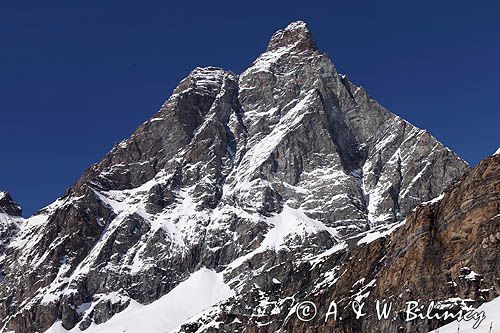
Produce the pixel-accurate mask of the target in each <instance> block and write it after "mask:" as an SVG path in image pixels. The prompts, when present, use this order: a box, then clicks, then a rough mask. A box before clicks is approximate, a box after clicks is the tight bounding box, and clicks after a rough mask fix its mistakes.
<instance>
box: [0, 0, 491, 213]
mask: <svg viewBox="0 0 500 333" xmlns="http://www.w3.org/2000/svg"><path fill="white" fill-rule="evenodd" d="M375 2H376V3H377V4H375ZM298 19H301V20H304V21H306V22H307V23H308V24H309V27H310V29H311V31H312V33H313V35H314V37H315V39H316V42H317V44H318V46H319V47H320V48H321V49H322V50H323V51H324V52H326V53H328V54H329V55H330V56H331V57H332V59H333V61H334V62H335V64H336V66H337V68H338V69H339V71H340V72H341V73H345V74H348V76H349V77H350V78H351V79H352V80H353V81H354V82H355V83H357V84H360V85H363V86H364V87H366V88H367V90H368V92H369V93H370V94H371V95H372V96H373V97H375V98H376V99H377V100H378V101H379V102H381V103H382V104H383V105H385V106H386V107H387V108H388V109H389V110H391V111H392V112H394V113H396V114H398V115H400V116H402V117H404V118H406V119H407V120H409V121H410V122H412V123H413V124H415V125H417V126H419V127H421V128H425V129H428V130H429V131H430V132H431V133H432V134H433V135H434V136H436V137H437V138H438V139H439V140H440V141H442V142H443V143H444V144H446V145H447V146H449V147H450V148H451V149H453V150H454V151H455V152H457V153H458V154H459V155H460V156H462V157H463V158H464V159H465V160H467V161H468V162H469V163H471V164H476V163H477V162H478V161H479V160H480V159H482V158H483V157H485V156H487V155H490V154H491V153H492V152H494V151H495V150H496V148H497V147H498V146H499V145H500V140H499V139H500V138H499V127H500V126H499V124H500V112H499V111H500V110H499V106H498V96H499V94H500V69H499V60H500V4H499V2H498V1H476V2H473V1H413V2H410V1H345V0H343V1H324V5H318V4H317V3H316V2H315V1H300V2H294V1H264V2H256V1H247V2H243V1H234V0H233V1H203V2H202V1H200V2H193V1H175V2H173V1H129V0H122V1H105V0H104V1H58V2H55V1H43V2H42V1H30V0H28V1H2V2H1V4H0V31H1V36H2V38H1V42H0V43H1V44H0V45H1V46H0V101H1V105H0V144H1V157H0V158H1V160H0V161H1V162H0V188H1V189H4V190H8V191H10V192H11V193H12V194H13V196H14V198H15V199H16V200H17V201H18V202H19V203H20V204H21V205H22V206H23V208H24V210H25V215H26V214H30V213H32V212H34V211H35V210H37V209H39V208H41V207H43V206H45V205H46V204H48V203H50V202H52V201H53V200H54V199H56V198H57V197H58V196H60V195H61V194H62V193H63V192H64V191H65V189H66V188H67V187H69V186H71V185H72V184H73V183H74V182H75V180H76V179H77V178H78V177H79V175H80V174H81V173H82V172H83V171H84V170H85V169H86V168H87V167H89V166H90V165H91V164H92V163H94V162H97V161H99V160H100V159H101V157H102V156H103V155H104V154H105V153H106V152H107V151H108V150H109V149H110V148H111V147H112V146H113V144H114V143H115V142H117V141H120V140H121V139H124V138H126V137H128V136H129V135H130V134H131V133H132V132H133V130H134V129H135V128H136V127H137V126H138V125H139V124H140V123H142V122H143V121H145V120H146V119H148V118H149V117H151V116H152V115H153V114H154V113H155V111H156V110H157V109H158V107H159V106H160V105H161V104H162V102H163V101H164V100H165V99H166V98H167V97H168V96H169V95H170V93H171V91H172V89H173V88H174V87H175V86H176V84H177V83H178V82H179V81H180V80H181V79H182V78H183V77H184V76H186V75H187V74H188V73H189V71H190V70H191V69H192V68H194V67H196V66H208V65H214V66H220V67H223V68H226V69H229V70H232V71H234V72H237V73H239V72H241V71H242V70H243V69H245V68H246V67H247V66H248V65H249V64H251V62H252V61H253V60H254V58H255V57H256V56H257V55H258V54H259V53H261V52H262V51H263V50H264V49H265V46H266V44H267V42H268V39H269V37H270V35H271V34H272V33H273V32H274V31H275V30H277V29H279V28H281V27H284V26H286V25H287V24H288V23H289V22H291V21H294V20H298Z"/></svg>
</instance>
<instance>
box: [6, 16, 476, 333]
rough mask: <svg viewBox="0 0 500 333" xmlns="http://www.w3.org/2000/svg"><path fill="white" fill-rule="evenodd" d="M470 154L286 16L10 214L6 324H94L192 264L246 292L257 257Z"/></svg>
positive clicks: (314, 236) (386, 214)
mask: <svg viewBox="0 0 500 333" xmlns="http://www.w3.org/2000/svg"><path fill="white" fill-rule="evenodd" d="M467 169H468V166H467V164H466V163H465V162H464V161H463V160H461V159H460V158H459V157H458V156H457V155H456V154H454V153H453V152H451V151H450V150H449V149H447V148H446V147H444V145H442V144H441V143H439V142H438V141H437V140H436V139H435V138H434V137H432V136H431V135H430V134H429V133H428V132H426V131H423V130H420V129H418V128H416V127H414V126H413V125H411V124H409V123H408V122H406V121H405V120H403V119H401V118H400V117H398V116H396V115H394V114H391V113H390V112H389V111H387V110H386V109H385V108H383V107H382V106H381V105H379V104H378V103H377V102H376V101H375V100H373V99H372V98H371V97H370V96H369V95H368V94H367V93H366V91H365V90H364V89H363V88H360V87H357V86H355V85H354V84H353V83H352V82H350V81H349V80H348V79H347V78H346V77H345V76H340V75H339V74H338V73H337V72H336V70H335V66H334V65H333V63H332V62H331V60H330V59H329V58H328V57H327V56H326V55H324V54H322V53H321V52H320V51H319V50H318V49H317V47H316V43H315V42H314V41H313V39H312V36H311V34H310V32H309V30H308V29H307V27H306V25H305V23H303V22H295V23H292V24H290V25H289V26H288V27H287V28H285V29H283V30H280V31H278V32H276V33H275V34H274V35H273V37H271V41H270V42H269V45H268V48H267V49H266V51H265V52H264V53H263V54H261V55H260V56H259V57H258V58H257V59H256V60H255V61H254V63H253V64H252V65H251V66H250V67H249V68H248V69H247V70H245V71H244V72H243V73H241V74H240V75H239V76H237V75H235V74H233V73H231V72H228V71H225V70H223V69H220V68H216V67H205V68H200V67H198V68H195V69H194V70H193V71H192V72H191V73H190V74H189V75H188V76H187V77H186V78H185V79H183V80H182V81H181V82H180V83H179V85H178V86H177V88H176V89H175V90H174V92H173V94H172V95H171V96H170V97H169V98H168V99H167V101H166V102H165V103H164V104H163V105H162V107H161V108H160V110H159V111H158V112H157V113H156V114H155V115H154V116H153V117H152V118H151V119H149V120H148V121H146V122H144V123H143V124H142V125H140V126H139V127H138V128H137V130H136V131H135V132H134V133H133V134H132V135H131V136H130V137H129V138H128V139H125V140H123V141H122V142H121V143H119V144H118V145H116V146H115V147H114V148H113V149H112V150H111V151H110V152H109V153H108V154H106V156H105V157H104V158H103V159H102V160H101V161H100V162H98V163H96V164H94V165H93V166H92V167H91V168H89V169H88V170H87V171H86V172H84V174H83V175H82V176H81V177H80V179H79V180H78V181H77V182H76V183H75V185H74V186H72V187H71V188H70V189H69V190H68V191H67V193H66V194H65V195H64V196H63V197H61V198H59V199H58V200H56V201H55V202H54V203H53V204H51V205H49V206H47V207H45V208H44V209H42V210H41V211H40V212H38V213H37V214H35V215H34V216H32V217H31V218H29V219H27V220H26V221H24V222H23V223H21V224H20V230H19V232H18V233H17V236H15V238H14V239H13V240H12V241H11V242H10V243H9V245H8V247H7V249H6V255H5V256H4V257H2V259H1V260H0V267H1V271H2V275H3V276H4V278H3V279H2V282H1V283H2V285H3V288H2V290H0V299H2V300H4V301H3V302H2V304H1V305H0V320H1V323H2V330H14V331H16V330H17V331H22V332H35V331H44V330H46V329H48V328H49V327H51V326H52V325H53V324H54V322H56V321H59V322H60V323H61V325H62V327H64V328H65V329H71V328H73V327H75V326H77V327H78V328H79V329H81V330H85V329H87V328H89V327H91V326H92V327H93V326H94V325H97V326H99V324H102V323H104V322H106V321H108V320H109V319H110V318H112V317H113V315H115V314H116V313H120V312H121V311H123V310H124V309H126V308H127V307H128V306H129V305H130V304H133V303H134V302H138V303H142V304H149V303H151V302H154V301H156V300H158V299H159V298H161V297H162V296H163V295H167V294H168V293H169V292H170V291H171V290H173V289H174V288H175V287H176V286H177V285H179V283H181V282H182V281H184V280H186V279H187V278H188V277H189V276H190V275H191V274H192V273H193V272H195V271H198V270H199V269H201V268H202V267H206V268H207V269H213V270H214V271H215V272H217V273H222V274H223V275H224V281H225V282H226V283H227V285H228V286H230V288H231V289H232V290H233V291H234V292H235V293H237V294H245V293H246V292H247V291H248V290H252V288H253V287H252V281H253V280H254V279H268V278H269V276H266V275H265V274H264V272H265V270H260V269H255V267H262V268H266V269H271V268H272V267H281V266H282V265H285V266H287V265H288V264H287V263H290V262H294V261H300V260H304V258H312V257H315V256H318V255H321V254H324V253H326V252H325V251H328V250H331V249H333V248H335V246H337V245H338V244H341V241H342V240H343V239H348V238H349V237H355V236H356V235H359V234H360V233H363V232H366V231H367V230H370V229H372V228H377V227H386V226H391V225H393V224H394V223H397V222H400V221H402V220H403V219H404V218H405V217H406V215H407V214H409V213H410V212H411V211H412V209H413V208H414V207H415V206H416V205H418V204H419V203H421V202H425V201H428V200H430V199H432V198H434V197H436V196H438V195H439V194H441V192H442V191H443V190H444V189H445V188H446V187H447V186H448V185H449V184H451V183H452V182H454V181H455V180H456V179H457V178H458V177H459V176H460V175H462V174H463V172H465V171H466V170H467ZM287 267H288V269H293V267H290V266H287ZM21 276H22V277H23V278H22V279H20V277H21ZM110 295H113V297H110ZM89 304H90V306H89ZM87 306H88V307H87Z"/></svg>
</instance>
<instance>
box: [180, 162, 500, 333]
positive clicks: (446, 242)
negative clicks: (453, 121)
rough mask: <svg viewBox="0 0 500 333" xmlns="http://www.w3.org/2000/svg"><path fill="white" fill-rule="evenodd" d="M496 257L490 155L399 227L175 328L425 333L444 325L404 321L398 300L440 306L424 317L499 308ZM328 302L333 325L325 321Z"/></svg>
mask: <svg viewBox="0 0 500 333" xmlns="http://www.w3.org/2000/svg"><path fill="white" fill-rule="evenodd" d="M499 252H500V154H497V155H495V156H492V157H489V158H486V159H485V160H483V161H482V162H480V164H479V165H478V166H477V167H475V168H474V169H473V170H471V171H470V172H468V173H467V174H466V175H465V176H464V177H462V178H461V179H460V181H458V182H457V183H455V184H453V185H452V186H450V187H449V188H448V189H447V190H446V192H445V193H444V194H443V195H442V196H440V197H438V198H435V199H433V200H431V201H429V202H427V203H423V204H422V205H420V206H417V207H416V208H415V209H414V210H413V211H412V212H411V213H410V214H409V215H408V216H407V218H406V220H405V221H404V222H402V223H399V224H397V225H395V226H393V227H392V228H390V229H388V230H378V231H370V232H369V233H367V234H361V235H358V236H357V237H353V238H349V239H346V240H344V241H343V243H341V244H340V245H338V246H336V247H335V248H334V249H333V251H329V252H327V253H326V255H320V256H318V257H315V258H313V259H312V260H304V261H296V262H293V263H290V262H288V263H282V264H281V265H279V266H275V267H273V268H272V269H271V270H270V271H269V272H268V274H266V275H265V276H257V277H256V278H254V283H255V284H254V289H252V290H248V291H247V293H246V294H244V295H238V296H236V299H233V298H231V299H229V300H228V301H226V302H225V303H222V304H221V305H220V306H219V308H220V310H219V311H218V312H213V313H209V314H207V316H206V317H205V318H202V320H200V319H199V318H196V320H193V321H192V322H191V323H189V324H186V325H185V326H184V327H183V329H182V330H179V332H200V331H199V330H198V329H199V328H200V327H203V325H206V323H211V322H222V323H224V324H221V326H220V328H221V331H224V332H239V331H242V328H243V327H244V328H245V332H385V333H392V332H394V333H396V332H431V331H432V332H433V331H434V330H435V329H436V328H438V327H440V326H442V325H443V324H444V323H445V322H450V321H452V319H448V320H446V321H445V320H437V319H431V320H429V319H417V320H411V321H407V320H406V319H407V318H408V317H407V315H406V310H407V304H406V302H408V301H418V302H419V304H420V305H424V306H425V309H422V310H421V311H420V313H422V314H425V313H426V311H427V305H429V304H430V302H431V301H435V302H436V304H438V305H440V306H442V307H443V308H442V309H441V312H439V311H438V310H434V312H432V313H443V312H444V310H445V309H449V311H451V312H453V313H457V312H458V311H459V310H460V309H467V308H468V307H473V308H475V307H477V306H478V305H480V304H482V303H484V302H487V301H491V300H493V299H495V298H496V302H497V303H496V304H498V300H499V298H498V297H499V296H500V275H499V273H500V260H499ZM271 277H273V278H275V279H277V280H279V281H280V284H279V285H276V284H275V283H273V281H272V280H271V279H270V278H271ZM304 300H307V301H312V302H313V303H314V304H315V305H316V307H317V315H316V316H315V317H314V318H313V319H312V320H311V321H304V320H300V319H299V318H298V316H297V315H296V311H297V305H298V304H299V303H300V302H301V301H304ZM376 300H380V301H384V302H386V303H387V304H392V311H391V312H390V314H391V315H390V316H389V317H388V319H387V320H379V319H378V318H377V316H376V314H377V310H376ZM333 301H334V302H335V303H336V305H337V311H338V312H337V313H338V314H337V320H334V319H333V318H334V317H333V316H330V317H329V318H327V317H326V314H327V313H328V311H329V309H331V308H330V305H331V304H332V302H333ZM353 302H359V303H364V304H365V306H364V308H363V313H366V316H363V317H361V318H356V316H355V313H354V311H353V310H352V309H353V308H352V306H353V304H352V303H353ZM277 309H278V310H277ZM493 313H494V312H493ZM497 313H498V309H497ZM490 315H491V313H490ZM340 317H341V318H342V320H340ZM235 318H237V321H235ZM472 322H474V320H472ZM491 322H494V323H495V325H493V327H497V326H498V325H499V324H500V320H499V318H498V316H497V315H493V316H492V317H489V318H486V319H485V320H484V321H483V322H482V326H480V328H479V329H478V330H477V331H478V332H486V330H487V329H488V328H489V327H490V323H491ZM462 326H467V324H465V325H462ZM469 326H470V325H469ZM456 327H457V325H455V326H454V330H453V331H456ZM203 331H210V332H216V331H217V330H203Z"/></svg>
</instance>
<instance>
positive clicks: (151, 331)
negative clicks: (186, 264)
mask: <svg viewBox="0 0 500 333" xmlns="http://www.w3.org/2000/svg"><path fill="white" fill-rule="evenodd" d="M233 295H234V292H233V291H232V290H231V289H230V288H229V286H228V285H226V284H225V283H224V280H223V277H222V274H221V273H216V272H215V271H213V270H209V269H206V268H203V269H201V270H199V271H197V272H195V273H193V274H192V275H191V276H190V277H189V278H188V279H187V280H185V281H183V282H181V283H180V284H179V285H177V287H175V288H174V289H172V290H171V291H170V292H169V293H168V294H167V295H165V296H163V297H161V298H160V299H158V300H157V301H155V302H153V303H151V304H148V305H142V304H140V303H138V302H135V301H131V303H130V305H129V306H128V307H127V308H126V309H125V310H123V311H122V312H120V313H118V314H116V315H114V316H113V317H112V318H111V319H110V320H108V321H107V322H105V323H103V324H100V325H92V326H90V327H89V328H88V329H87V330H85V331H83V332H85V333H122V332H131V333H132V332H148V333H166V332H171V331H173V330H175V329H176V328H178V327H179V326H180V325H181V324H183V323H184V322H186V321H187V320H188V319H189V318H190V317H192V316H195V315H197V314H199V313H200V312H202V311H203V310H205V309H207V308H209V307H211V306H213V305H215V304H216V303H219V302H221V301H223V300H226V299H227V298H229V297H231V296H233ZM63 332H71V333H80V332H82V331H81V330H79V329H78V328H74V329H72V330H69V331H67V330H65V329H64V328H63V327H62V326H61V323H60V322H56V323H54V325H52V327H50V328H49V329H48V330H47V331H45V333H63Z"/></svg>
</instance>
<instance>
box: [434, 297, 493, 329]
mask: <svg viewBox="0 0 500 333" xmlns="http://www.w3.org/2000/svg"><path fill="white" fill-rule="evenodd" d="M476 311H479V312H481V311H484V314H485V315H486V319H485V320H483V321H482V322H481V324H480V325H479V327H477V328H476V329H474V328H473V326H474V324H475V323H476V321H475V320H470V321H465V320H462V321H460V322H458V321H454V322H452V323H449V324H447V325H445V326H443V327H441V328H439V329H438V330H439V333H456V332H457V331H458V328H459V326H460V333H479V332H489V331H488V330H489V329H490V327H491V328H492V332H497V331H498V330H500V316H499V315H498V314H499V313H500V297H497V298H495V299H494V300H493V301H491V302H488V303H484V304H483V305H481V306H480V307H479V308H477V309H476Z"/></svg>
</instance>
